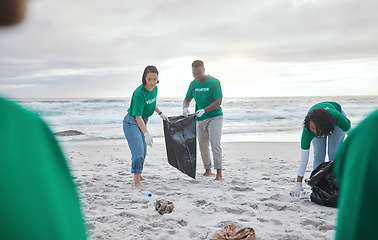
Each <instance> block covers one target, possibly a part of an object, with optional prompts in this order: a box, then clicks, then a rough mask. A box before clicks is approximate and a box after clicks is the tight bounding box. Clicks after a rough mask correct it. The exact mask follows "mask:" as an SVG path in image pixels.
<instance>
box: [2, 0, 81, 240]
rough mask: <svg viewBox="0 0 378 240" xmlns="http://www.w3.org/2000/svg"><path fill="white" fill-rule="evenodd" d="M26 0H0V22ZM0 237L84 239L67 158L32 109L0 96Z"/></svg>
mask: <svg viewBox="0 0 378 240" xmlns="http://www.w3.org/2000/svg"><path fill="white" fill-rule="evenodd" d="M26 8H27V1H26V0H3V1H0V26H8V25H12V24H17V23H19V22H21V21H22V19H23V18H24V16H25V14H26ZM0 116H1V117H0V195H1V197H0V213H1V214H0V215H1V216H0V239H10V240H30V239H38V240H51V239H54V240H80V239H87V235H86V228H85V225H84V219H83V215H82V212H81V208H80V200H79V197H78V193H77V190H76V186H75V184H74V181H73V177H72V175H71V173H70V169H69V167H68V165H67V160H66V158H65V157H64V156H63V153H62V151H61V149H60V147H59V144H58V142H57V141H56V139H55V137H54V135H53V133H52V132H51V131H50V129H49V127H48V126H47V125H46V123H45V122H44V121H43V120H41V119H40V118H39V117H38V115H37V114H35V113H33V112H30V111H27V110H25V109H23V108H22V107H20V106H19V105H17V104H16V103H14V102H12V101H10V100H6V99H4V98H2V97H0Z"/></svg>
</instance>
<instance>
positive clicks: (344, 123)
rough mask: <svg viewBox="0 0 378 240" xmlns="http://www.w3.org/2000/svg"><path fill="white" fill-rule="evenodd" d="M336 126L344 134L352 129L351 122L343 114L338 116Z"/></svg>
mask: <svg viewBox="0 0 378 240" xmlns="http://www.w3.org/2000/svg"><path fill="white" fill-rule="evenodd" d="M336 125H337V126H339V127H340V128H341V130H343V131H344V132H348V131H349V130H350V128H351V124H350V120H349V119H348V118H347V117H345V116H344V115H343V114H341V113H338V114H337V117H336Z"/></svg>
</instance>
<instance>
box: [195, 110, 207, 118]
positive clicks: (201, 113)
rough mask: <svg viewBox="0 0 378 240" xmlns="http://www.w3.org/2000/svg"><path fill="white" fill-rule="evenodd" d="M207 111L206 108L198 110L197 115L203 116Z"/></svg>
mask: <svg viewBox="0 0 378 240" xmlns="http://www.w3.org/2000/svg"><path fill="white" fill-rule="evenodd" d="M204 113H205V109H200V110H198V111H197V112H196V114H197V117H202V115H203V114H204Z"/></svg>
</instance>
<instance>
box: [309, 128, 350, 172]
mask: <svg viewBox="0 0 378 240" xmlns="http://www.w3.org/2000/svg"><path fill="white" fill-rule="evenodd" d="M344 137H345V132H344V131H343V130H341V128H340V127H338V126H337V127H335V130H334V132H333V133H332V134H331V135H329V136H328V137H326V138H325V137H322V138H314V139H313V140H312V145H313V146H314V164H313V169H315V168H316V167H317V166H319V165H320V164H321V163H323V162H324V161H325V156H326V142H327V138H328V159H329V161H333V160H335V156H336V152H337V148H338V147H339V145H340V143H341V142H342V141H343V140H344Z"/></svg>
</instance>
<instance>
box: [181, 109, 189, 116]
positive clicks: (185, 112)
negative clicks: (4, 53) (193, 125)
mask: <svg viewBox="0 0 378 240" xmlns="http://www.w3.org/2000/svg"><path fill="white" fill-rule="evenodd" d="M182 115H184V117H188V115H189V109H188V108H183V109H182Z"/></svg>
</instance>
